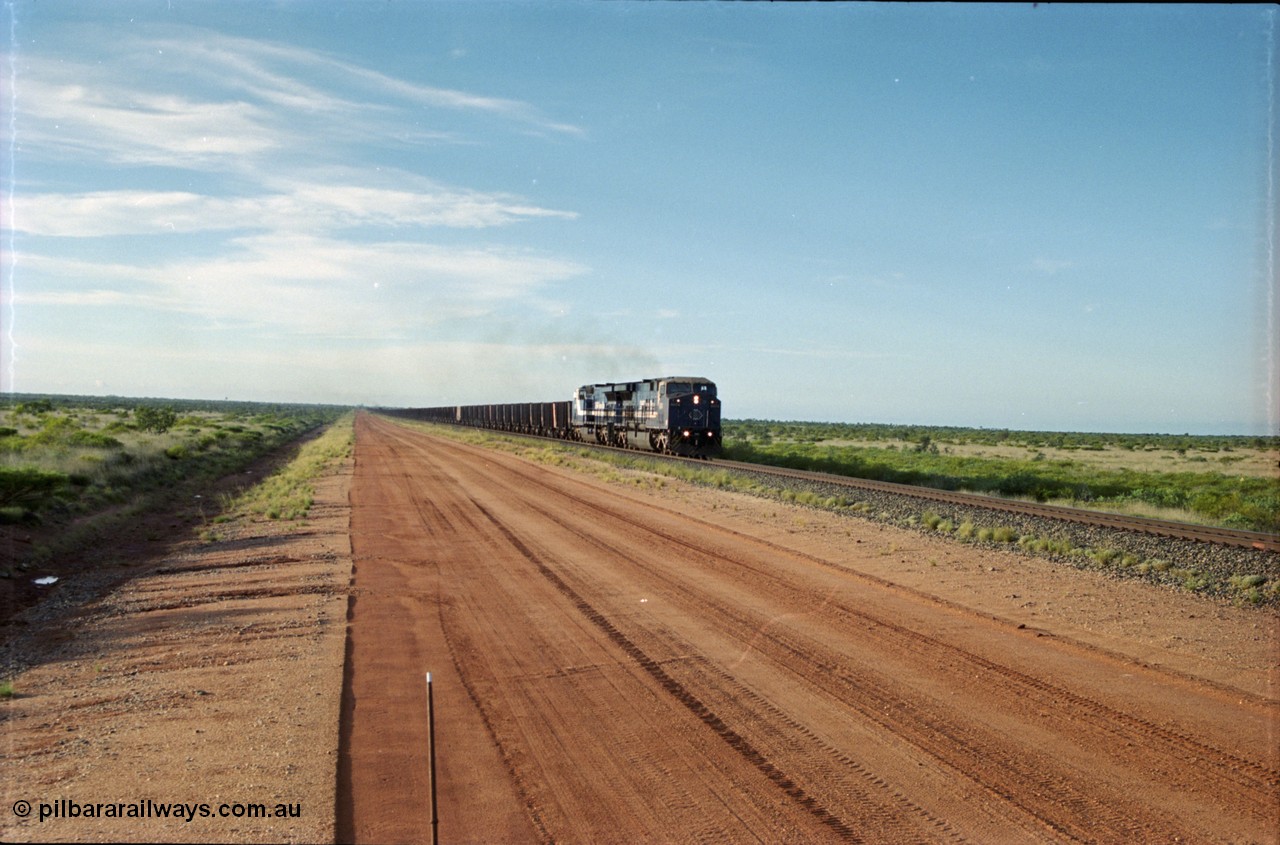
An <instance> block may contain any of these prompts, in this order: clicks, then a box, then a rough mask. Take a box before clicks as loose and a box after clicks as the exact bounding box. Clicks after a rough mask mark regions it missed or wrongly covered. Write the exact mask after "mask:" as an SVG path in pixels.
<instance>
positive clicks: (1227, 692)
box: [337, 415, 1280, 843]
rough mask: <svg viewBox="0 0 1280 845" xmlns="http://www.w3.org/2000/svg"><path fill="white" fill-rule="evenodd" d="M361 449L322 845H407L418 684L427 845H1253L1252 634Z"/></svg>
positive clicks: (1120, 590) (367, 434)
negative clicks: (433, 808) (432, 713)
mask: <svg viewBox="0 0 1280 845" xmlns="http://www.w3.org/2000/svg"><path fill="white" fill-rule="evenodd" d="M357 426H358V428H357V444H358V448H357V463H356V471H355V477H354V481H353V486H352V493H351V505H352V512H351V535H352V551H353V555H354V582H353V583H354V590H353V596H352V605H351V614H350V628H349V639H348V655H347V656H348V661H347V671H348V678H347V691H346V696H345V699H344V702H343V716H344V718H343V738H342V753H341V755H340V760H341V762H340V769H339V806H338V819H337V824H338V826H337V830H338V835H339V839H342V840H348V839H350V840H354V841H358V842H359V841H368V842H393V841H412V840H420V839H422V838H424V836H425V835H426V834H427V833H428V831H429V829H430V828H429V818H430V808H429V802H428V798H427V796H428V795H429V790H428V784H429V780H428V772H427V764H426V760H427V755H426V753H425V752H426V749H427V730H426V720H425V718H424V716H425V707H424V699H425V692H424V673H425V672H428V671H429V672H431V673H432V679H433V688H434V690H435V692H434V698H435V705H436V713H437V717H436V718H437V722H436V741H437V748H438V767H439V775H438V778H439V791H438V801H439V818H440V821H439V833H440V838H441V840H442V841H445V842H451V841H475V842H498V841H503V842H506V841H511V842H514V841H520V842H538V841H541V842H550V841H557V842H637V841H661V842H667V841H687V842H757V841H760V842H806V843H808V842H819V841H840V840H844V841H863V842H920V841H939V842H945V841H973V842H988V843H990V842H1029V841H1088V842H1124V843H1132V842H1179V841H1197V842H1205V841H1225V842H1275V841H1276V840H1277V836H1278V831H1277V823H1278V821H1277V809H1278V808H1280V765H1278V763H1280V761H1278V760H1277V731H1276V727H1277V712H1278V711H1277V702H1276V699H1275V688H1274V680H1275V678H1274V674H1273V673H1274V656H1275V652H1274V646H1275V641H1274V638H1273V637H1274V619H1273V617H1271V616H1264V615H1262V614H1259V613H1257V612H1254V615H1253V619H1254V622H1253V625H1254V626H1256V625H1257V624H1258V620H1265V626H1264V629H1265V631H1266V634H1265V636H1262V637H1260V636H1258V634H1259V629H1258V628H1257V627H1254V628H1253V629H1252V636H1250V635H1249V634H1248V633H1247V632H1248V631H1249V630H1250V629H1249V627H1248V626H1249V623H1248V622H1247V621H1243V620H1244V619H1245V618H1246V617H1240V620H1241V621H1237V622H1231V621H1230V620H1228V621H1227V622H1226V623H1224V624H1225V625H1226V627H1230V626H1231V625H1233V624H1234V625H1238V626H1239V628H1238V629H1237V630H1236V634H1235V636H1237V637H1238V638H1239V639H1238V640H1237V641H1236V642H1235V643H1234V644H1233V645H1234V647H1238V648H1243V649H1245V650H1249V649H1252V650H1253V652H1252V655H1251V657H1250V658H1249V665H1247V666H1245V667H1241V666H1240V665H1238V664H1237V665H1227V664H1226V663H1225V662H1224V661H1215V659H1214V657H1213V656H1212V655H1205V656H1204V657H1198V656H1197V655H1195V654H1193V653H1188V652H1182V653H1173V654H1169V655H1167V657H1168V660H1167V661H1166V662H1167V663H1169V664H1170V665H1165V666H1156V665H1154V664H1155V660H1154V659H1153V658H1158V657H1159V645H1158V644H1157V643H1155V642H1154V641H1153V640H1152V639H1151V638H1150V637H1148V636H1142V635H1139V636H1137V637H1134V638H1129V637H1126V636H1124V635H1123V634H1122V633H1120V632H1119V629H1120V628H1122V627H1123V626H1124V624H1125V620H1118V619H1114V618H1112V619H1111V620H1110V622H1106V620H1107V618H1108V617H1109V616H1110V615H1111V613H1112V612H1114V611H1115V610H1117V609H1122V610H1123V612H1125V613H1126V614H1131V615H1130V616H1129V620H1128V621H1132V620H1133V618H1134V615H1136V616H1137V617H1141V616H1142V615H1144V614H1145V615H1147V616H1148V617H1149V619H1150V620H1151V621H1152V624H1154V625H1156V626H1160V627H1162V631H1161V633H1160V634H1158V635H1157V636H1159V637H1161V638H1164V637H1167V636H1179V635H1178V634H1173V633H1171V632H1172V631H1175V630H1176V631H1183V633H1186V632H1187V629H1188V626H1192V627H1194V626H1195V622H1194V620H1193V621H1192V622H1190V623H1188V622H1187V621H1186V617H1188V616H1190V617H1196V616H1197V613H1196V612H1195V611H1196V610H1198V611H1199V613H1200V614H1202V615H1203V614H1208V615H1214V614H1215V610H1214V608H1217V609H1218V610H1220V611H1222V613H1219V614H1217V619H1218V621H1219V622H1221V621H1222V620H1224V619H1225V618H1226V616H1224V615H1223V613H1225V614H1226V615H1227V616H1230V615H1231V614H1230V613H1229V611H1231V610H1233V609H1231V608H1223V607H1221V606H1219V605H1208V604H1207V603H1204V602H1198V601H1195V600H1193V601H1192V603H1190V604H1188V603H1187V602H1186V601H1185V598H1191V597H1180V596H1177V595H1174V594H1169V593H1163V592H1154V591H1152V589H1151V588H1150V587H1146V586H1139V585H1129V584H1122V583H1119V582H1111V581H1105V580H1103V579H1101V578H1099V577H1097V576H1094V575H1092V574H1090V573H1080V572H1075V571H1064V570H1062V569H1060V568H1059V569H1057V570H1056V572H1057V574H1056V575H1049V574H1047V567H1050V565H1049V564H1043V565H1039V564H1036V565H1033V563H1034V562H1032V563H1028V564H1027V566H1026V567H1025V568H1026V569H1027V572H1026V573H1022V572H1020V573H1012V575H1014V576H1016V577H1009V578H993V579H991V580H990V581H988V582H987V583H986V584H985V587H986V589H987V591H988V592H990V591H991V590H992V589H994V590H996V591H998V593H997V598H996V599H995V600H994V604H995V605H1002V606H1003V607H1004V608H1005V610H1006V611H1007V612H1006V613H993V612H992V611H991V606H992V604H993V602H992V601H991V600H989V599H987V598H982V597H978V598H976V599H974V600H972V601H971V600H968V599H966V598H965V597H966V596H968V595H970V594H971V591H972V589H973V585H974V583H975V581H974V580H973V578H972V577H969V576H972V575H974V574H977V575H978V577H979V578H981V577H982V573H983V572H984V571H985V573H986V574H988V575H1001V574H1005V573H1004V572H1003V570H1004V568H1007V567H1011V566H1018V565H1019V564H1018V561H1020V560H1022V559H1020V558H1016V557H1014V556H1012V555H1005V554H1000V555H994V554H992V553H983V552H980V551H974V550H968V549H958V548H956V547H954V546H950V545H945V544H942V543H939V544H937V545H934V544H933V543H932V541H930V540H928V539H926V538H921V537H917V536H916V535H912V534H906V533H901V532H892V531H889V530H882V529H879V528H877V527H874V526H870V525H866V524H862V523H857V522H849V521H844V522H841V521H839V520H832V521H831V525H830V527H826V528H824V529H823V530H820V531H809V530H805V531H804V532H794V533H793V532H790V531H788V530H787V529H786V528H781V527H780V525H781V523H780V521H779V520H777V519H772V520H769V519H765V518H763V517H764V515H765V514H767V513H770V512H774V511H777V510H778V509H779V506H770V505H768V504H767V503H758V502H755V503H753V502H751V501H749V500H746V499H744V498H742V497H737V498H733V497H725V498H720V499H716V497H715V496H714V495H711V494H705V493H703V492H700V491H698V490H696V489H693V488H690V489H687V490H683V491H679V492H663V493H661V494H657V495H655V494H651V493H643V492H635V493H632V492H629V491H627V490H626V488H624V487H621V486H619V485H603V484H601V483H599V482H596V481H589V480H584V479H583V478H582V477H580V476H576V475H573V474H570V473H566V472H562V471H558V470H553V469H548V468H545V467H541V466H538V465H535V464H531V463H529V462H527V461H525V460H521V459H518V458H515V457H512V456H509V455H506V454H503V453H500V452H494V451H488V450H482V449H479V448H476V447H472V446H466V445H461V444H459V443H457V442H454V441H451V440H447V439H442V438H435V437H429V436H425V435H423V434H421V433H417V432H413V431H411V430H409V429H406V428H404V427H401V426H399V425H396V424H394V423H391V422H389V421H386V420H380V419H376V418H373V417H370V416H367V415H366V416H362V417H360V418H359V420H358V423H357ZM731 500H732V501H734V502H736V503H737V504H739V505H741V506H742V510H739V511H737V512H736V513H733V514H730V513H726V510H725V508H724V503H725V502H728V501H731ZM699 501H700V504H699ZM717 501H718V502H719V503H720V507H714V508H709V507H708V505H709V504H710V505H713V506H714V504H715V503H716V502H717ZM796 513H797V512H796V511H787V514H786V517H785V518H788V519H794V517H795V514H796ZM815 519H817V517H815ZM805 527H806V529H808V528H809V527H810V526H809V524H808V523H806V525H805ZM833 541H834V542H833ZM895 544H897V545H896V546H895ZM886 546H887V547H888V549H889V550H888V551H887V552H886ZM929 557H933V558H934V561H935V566H933V567H929V566H927V565H924V561H923V560H922V559H923V558H929ZM886 559H890V560H886ZM975 559H976V565H975ZM940 561H945V563H943V564H940V563H939V562H940ZM886 563H892V564H893V566H891V567H889V568H888V569H889V571H890V572H891V571H893V567H897V568H898V569H899V570H906V571H907V572H910V571H915V572H917V573H918V574H917V575H916V576H911V575H909V574H904V576H903V577H902V578H900V579H898V581H897V582H894V581H891V580H889V577H887V575H888V573H887V572H886ZM903 564H906V566H904V565H903ZM913 564H914V565H913ZM928 569H933V570H934V573H935V574H934V578H935V582H936V581H944V580H945V581H948V582H950V583H951V586H950V587H943V586H942V585H940V584H937V583H934V587H937V589H932V590H931V589H930V583H931V582H930V579H929V578H928V577H921V576H924V575H926V573H924V572H923V570H928ZM944 573H945V574H947V575H948V576H954V577H946V578H944V577H943V574H944ZM965 573H968V576H966V575H965ZM1024 576H1025V577H1024ZM913 581H914V582H915V583H914V584H913V583H911V582H913ZM1061 582H1069V584H1067V585H1065V586H1064V585H1062V583H1061ZM1051 583H1052V584H1057V586H1049V584H1051ZM1010 585H1012V586H1010ZM1090 591H1094V592H1100V591H1109V592H1110V595H1108V596H1106V597H1104V598H1103V599H1102V604H1101V605H1092V606H1090V607H1089V608H1088V611H1087V612H1088V613H1090V614H1092V615H1093V618H1092V619H1084V620H1083V621H1084V623H1085V625H1091V624H1093V623H1095V622H1096V623H1098V624H1102V625H1104V627H1107V632H1105V633H1103V634H1101V635H1092V634H1089V633H1088V632H1087V631H1084V630H1078V629H1076V628H1075V627H1074V626H1075V625H1078V624H1079V622H1080V621H1081V620H1075V621H1072V620H1070V619H1069V618H1067V617H1069V616H1071V615H1073V614H1070V613H1068V614H1065V615H1063V614H1061V613H1058V612H1055V611H1052V610H1050V611H1046V613H1047V616H1046V618H1045V619H1044V620H1040V618H1039V616H1038V615H1037V614H1036V612H1035V611H1033V610H1030V609H1027V607H1026V605H1027V602H1025V601H1020V600H1018V599H1019V596H1018V595H1016V594H1017V593H1022V594H1024V595H1036V594H1038V595H1039V596H1040V597H1041V600H1042V601H1044V602H1045V603H1048V604H1052V602H1048V598H1049V597H1052V598H1053V599H1055V600H1056V601H1057V602H1058V603H1059V604H1067V605H1070V603H1071V601H1072V598H1071V597H1072V596H1077V598H1076V599H1075V600H1076V601H1078V600H1079V597H1078V594H1079V593H1088V592H1090ZM1135 591H1136V592H1135ZM1011 594H1013V595H1012V596H1011ZM1126 602H1129V603H1131V604H1130V605H1129V606H1128V607H1125V606H1124V605H1125V603H1126ZM1018 608H1021V610H1020V611H1019V610H1018ZM1104 608H1109V610H1104ZM1189 609H1191V610H1189ZM1240 612H1243V613H1248V611H1240ZM1019 617H1020V618H1019ZM1171 617H1178V618H1177V619H1176V620H1175V623H1174V626H1173V627H1172V628H1163V626H1165V625H1166V624H1167V620H1169V619H1170V618H1171ZM1161 619H1163V620H1166V621H1164V622H1162V621H1159V620H1161ZM1053 620H1057V621H1053ZM1046 623H1047V624H1046ZM1211 629H1212V631H1211ZM1223 630H1225V629H1224V628H1222V627H1221V626H1217V627H1215V626H1213V625H1208V626H1205V628H1204V631H1205V634H1204V636H1207V637H1212V636H1228V637H1229V636H1231V635H1230V634H1225V635H1224V634H1222V631H1223ZM1073 632H1074V633H1076V634H1078V636H1077V635H1073ZM1220 645H1227V646H1228V647H1232V644H1230V643H1222V644H1220ZM1215 662H1216V663H1217V665H1218V666H1219V667H1220V668H1219V669H1214V668H1212V667H1213V666H1214V665H1215Z"/></svg>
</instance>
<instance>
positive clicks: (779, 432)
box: [724, 419, 1280, 452]
mask: <svg viewBox="0 0 1280 845" xmlns="http://www.w3.org/2000/svg"><path fill="white" fill-rule="evenodd" d="M724 430H725V436H726V437H729V436H734V437H739V438H742V439H744V440H760V439H773V438H776V439H785V440H790V441H793V442H796V443H821V442H823V441H825V440H869V441H905V442H907V443H922V442H923V443H925V444H926V446H927V445H929V444H947V443H952V444H960V443H975V444H981V445H988V446H1000V445H1008V446H1023V447H1026V448H1028V449H1031V448H1034V449H1043V448H1046V447H1051V448H1055V449H1085V450H1101V449H1107V448H1112V449H1133V450H1139V449H1141V450H1156V449H1168V450H1170V451H1178V450H1184V451H1191V450H1195V451H1202V452H1217V451H1230V450H1232V449H1280V437H1264V436H1256V435H1243V434H1231V435H1220V434H1207V435H1201V434H1107V433H1099V432H1081V431H1021V430H1018V429H1009V428H964V427H961V426H939V425H897V424H890V423H823V422H787V421H782V420H756V419H746V420H726V421H725V423H724Z"/></svg>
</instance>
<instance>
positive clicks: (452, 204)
mask: <svg viewBox="0 0 1280 845" xmlns="http://www.w3.org/2000/svg"><path fill="white" fill-rule="evenodd" d="M401 182H402V184H408V185H414V184H416V188H414V189H409V188H399V189H392V188H384V187H377V186H371V185H361V184H345V185H344V184H334V183H333V182H331V181H324V182H318V181H309V180H292V181H289V180H281V179H276V180H271V182H270V183H268V184H265V185H264V187H265V188H267V189H268V192H266V193H262V194H259V195H256V196H244V197H215V196H207V195H203V194H196V193H192V192H189V191H140V190H119V191H91V192H87V193H75V194H67V193H26V194H20V195H18V196H17V197H15V198H14V203H13V210H14V211H13V214H12V215H11V217H10V218H9V219H8V220H6V221H5V223H4V224H3V225H4V226H5V227H7V228H12V229H13V230H15V231H18V232H23V233H26V234H33V235H51V236H57V237H101V236H107V235H128V234H164V233H166V232H201V231H219V230H227V229H287V230H301V231H309V232H315V231H332V230H334V229H339V228H344V227H355V226H382V227H390V228H398V227H405V226H416V227H434V226H444V227H452V228H487V227H491V226H504V225H507V224H510V223H513V222H516V221H519V220H528V219H534V218H559V219H565V220H572V219H575V218H576V217H577V214H576V213H574V212H569V211H557V210H554V209H548V208H541V207H539V206H536V205H534V204H532V203H530V202H528V201H527V200H525V199H523V198H521V197H518V196H514V195H511V194H505V193H492V192H491V193H485V192H480V191H471V190H465V189H454V188H447V187H444V186H438V185H434V184H432V183H430V182H428V181H426V180H422V179H420V178H417V177H413V176H411V175H409V174H404V176H403V178H402V179H401Z"/></svg>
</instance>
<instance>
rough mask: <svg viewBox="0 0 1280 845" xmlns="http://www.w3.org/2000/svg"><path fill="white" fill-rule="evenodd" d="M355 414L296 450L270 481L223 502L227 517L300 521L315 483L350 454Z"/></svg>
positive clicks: (307, 506) (344, 418) (353, 436)
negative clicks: (256, 517)
mask: <svg viewBox="0 0 1280 845" xmlns="http://www.w3.org/2000/svg"><path fill="white" fill-rule="evenodd" d="M354 418H355V413H354V412H351V413H348V414H346V415H345V416H344V417H342V418H341V419H339V420H338V421H337V422H335V423H334V424H333V425H332V426H330V427H329V430H328V431H326V432H325V433H324V434H322V435H320V436H319V437H317V438H316V439H315V440H312V441H310V442H309V443H307V444H306V445H304V446H303V447H302V448H301V449H299V450H298V455H297V457H295V458H294V459H293V460H292V461H290V462H289V463H288V464H287V465H286V466H284V467H282V468H281V469H280V470H279V471H278V472H276V473H275V474H273V475H272V476H271V477H270V478H268V479H266V480H265V481H263V482H262V483H261V484H259V485H257V486H256V487H254V488H253V489H251V490H248V491H246V492H244V493H242V494H241V495H239V496H236V497H233V498H230V499H227V500H226V501H225V502H224V505H225V511H226V512H227V513H228V514H234V513H251V514H258V515H260V516H265V517H267V518H268V519H301V518H302V517H305V516H306V515H307V511H308V510H310V509H311V503H312V499H313V497H314V496H315V481H316V479H317V478H319V477H320V476H321V475H323V474H324V471H325V469H326V468H328V467H329V466H330V465H331V464H333V463H334V462H335V461H340V460H344V459H345V458H347V457H348V456H349V455H350V454H351V449H352V446H353V444H354V443H355V427H354V425H353V420H354Z"/></svg>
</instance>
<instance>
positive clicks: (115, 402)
mask: <svg viewBox="0 0 1280 845" xmlns="http://www.w3.org/2000/svg"><path fill="white" fill-rule="evenodd" d="M19 405H25V406H27V407H26V408H24V410H26V411H31V412H36V411H38V410H44V411H57V410H68V409H72V408H84V409H91V410H95V411H115V410H131V409H134V408H141V407H156V406H164V407H168V408H172V409H173V410H175V411H177V412H179V413H194V412H196V411H205V412H209V413H217V414H282V415H285V416H290V417H296V416H308V415H314V414H320V415H321V416H324V417H331V418H336V417H337V416H338V415H339V414H342V413H343V412H345V411H349V410H351V406H349V405H321V404H308V403H301V402H244V401H239V400H231V399H166V398H162V397H155V398H152V397H137V396H70V395H63V394H53V393H0V411H11V410H15V409H16V408H17V406H19Z"/></svg>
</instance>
